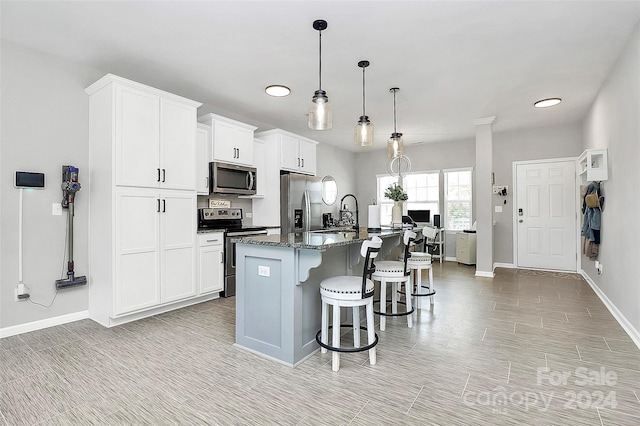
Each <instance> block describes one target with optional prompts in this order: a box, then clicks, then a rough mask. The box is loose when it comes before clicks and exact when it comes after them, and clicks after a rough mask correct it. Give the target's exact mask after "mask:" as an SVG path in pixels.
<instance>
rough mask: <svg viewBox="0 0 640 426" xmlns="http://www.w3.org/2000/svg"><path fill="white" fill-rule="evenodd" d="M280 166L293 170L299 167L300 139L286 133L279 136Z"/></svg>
mask: <svg viewBox="0 0 640 426" xmlns="http://www.w3.org/2000/svg"><path fill="white" fill-rule="evenodd" d="M280 168H281V169H283V170H291V171H294V172H295V171H298V170H299V169H300V139H298V138H294V137H291V136H287V135H282V136H281V139H280Z"/></svg>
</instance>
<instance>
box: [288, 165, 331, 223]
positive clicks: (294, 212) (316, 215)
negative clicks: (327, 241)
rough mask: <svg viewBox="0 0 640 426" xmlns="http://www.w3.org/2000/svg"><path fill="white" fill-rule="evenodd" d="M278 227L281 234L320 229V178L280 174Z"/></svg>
mask: <svg viewBox="0 0 640 426" xmlns="http://www.w3.org/2000/svg"><path fill="white" fill-rule="evenodd" d="M280 227H281V230H282V233H283V234H287V233H290V232H303V231H314V230H316V229H322V178H319V177H316V176H307V175H301V174H297V173H288V174H284V175H281V176H280Z"/></svg>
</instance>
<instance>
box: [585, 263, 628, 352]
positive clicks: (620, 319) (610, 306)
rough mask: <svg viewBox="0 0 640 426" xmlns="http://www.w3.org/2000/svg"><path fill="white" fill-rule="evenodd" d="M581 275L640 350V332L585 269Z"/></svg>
mask: <svg viewBox="0 0 640 426" xmlns="http://www.w3.org/2000/svg"><path fill="white" fill-rule="evenodd" d="M580 275H582V277H583V278H584V279H585V280H586V281H587V283H588V284H589V285H590V286H591V288H592V289H593V291H594V292H595V293H596V295H597V296H598V297H599V298H600V300H601V301H602V303H604V306H606V307H607V309H609V312H611V315H613V317H614V318H615V319H616V321H618V323H619V324H620V326H622V328H623V329H624V331H626V332H627V334H628V335H629V337H631V340H633V343H635V344H636V346H637V347H638V349H640V331H638V330H636V328H635V327H634V326H633V324H631V322H629V320H628V319H627V317H625V316H624V314H623V313H622V312H620V310H618V308H617V307H616V305H614V304H613V302H612V301H611V300H610V299H609V298H608V297H607V295H606V294H605V293H604V292H603V291H602V290H601V289H600V287H598V285H597V284H596V283H595V281H593V280H592V279H591V277H590V276H589V275H588V274H587V273H586V272H585V271H584V269H581V270H580Z"/></svg>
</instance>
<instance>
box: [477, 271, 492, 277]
mask: <svg viewBox="0 0 640 426" xmlns="http://www.w3.org/2000/svg"><path fill="white" fill-rule="evenodd" d="M476 277H483V278H493V277H495V274H494V273H493V271H476Z"/></svg>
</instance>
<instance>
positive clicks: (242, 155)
mask: <svg viewBox="0 0 640 426" xmlns="http://www.w3.org/2000/svg"><path fill="white" fill-rule="evenodd" d="M198 122H200V123H203V124H206V125H208V126H210V127H211V154H212V158H211V161H221V162H224V163H232V164H240V165H245V166H252V165H253V133H254V132H255V130H256V129H257V127H254V126H250V125H248V124H245V123H241V122H239V121H235V120H231V119H230V118H226V117H222V116H220V115H216V114H206V115H203V116H202V117H199V118H198Z"/></svg>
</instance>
